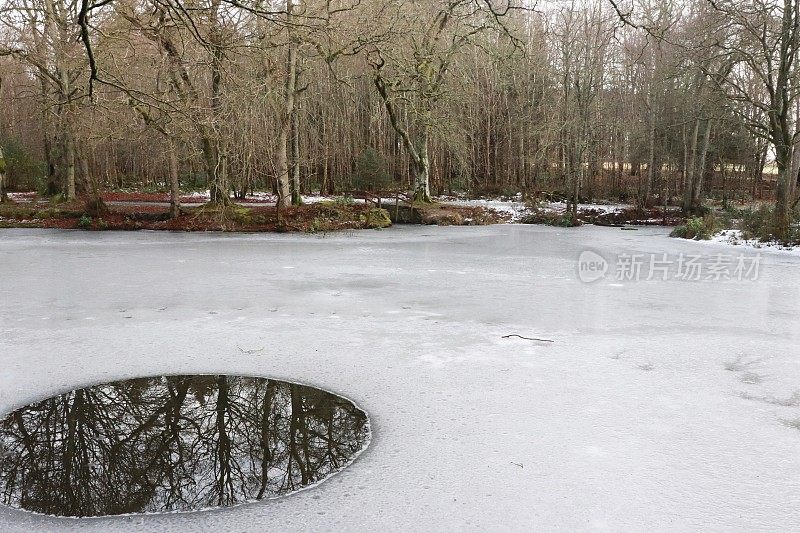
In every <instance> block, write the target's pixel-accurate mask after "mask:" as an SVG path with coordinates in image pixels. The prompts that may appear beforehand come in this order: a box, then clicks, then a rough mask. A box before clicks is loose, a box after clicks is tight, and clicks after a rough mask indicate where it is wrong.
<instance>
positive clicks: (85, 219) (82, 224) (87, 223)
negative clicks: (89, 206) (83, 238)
mask: <svg viewBox="0 0 800 533" xmlns="http://www.w3.org/2000/svg"><path fill="white" fill-rule="evenodd" d="M91 226H92V218H91V217H90V216H89V215H83V216H82V217H81V218H80V220H78V227H79V228H84V229H86V228H90V227H91Z"/></svg>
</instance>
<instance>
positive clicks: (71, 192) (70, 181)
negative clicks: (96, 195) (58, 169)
mask: <svg viewBox="0 0 800 533" xmlns="http://www.w3.org/2000/svg"><path fill="white" fill-rule="evenodd" d="M64 162H65V165H64V189H63V190H64V194H65V196H66V199H67V200H68V201H70V200H74V199H75V197H76V191H75V141H74V139H73V138H72V133H71V132H70V131H69V126H67V127H66V128H65V131H64Z"/></svg>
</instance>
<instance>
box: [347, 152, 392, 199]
mask: <svg viewBox="0 0 800 533" xmlns="http://www.w3.org/2000/svg"><path fill="white" fill-rule="evenodd" d="M390 183H391V177H390V176H389V163H388V162H387V161H386V158H385V157H383V155H381V154H380V153H378V152H377V151H376V150H374V149H373V148H367V149H366V150H365V151H364V153H362V154H361V155H360V156H359V157H358V159H356V174H355V176H353V186H354V187H355V188H356V189H361V190H364V191H370V192H374V191H381V190H384V189H387V188H388V187H389V184H390Z"/></svg>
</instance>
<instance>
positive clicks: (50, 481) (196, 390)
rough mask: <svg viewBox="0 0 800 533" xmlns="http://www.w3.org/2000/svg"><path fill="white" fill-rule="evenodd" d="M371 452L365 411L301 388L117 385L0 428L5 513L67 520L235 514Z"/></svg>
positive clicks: (200, 379)
mask: <svg viewBox="0 0 800 533" xmlns="http://www.w3.org/2000/svg"><path fill="white" fill-rule="evenodd" d="M368 441H369V426H368V422H367V416H366V414H365V413H364V412H363V411H361V410H360V409H358V408H357V407H356V406H354V405H353V404H352V403H350V402H349V401H347V400H346V399H344V398H341V397H339V396H335V395H333V394H330V393H328V392H325V391H321V390H318V389H314V388H310V387H305V386H302V385H296V384H292V383H285V382H281V381H274V380H268V379H258V378H246V377H232V376H176V377H158V378H146V379H135V380H130V381H120V382H116V383H111V384H108V385H101V386H97V387H90V388H86V389H81V390H76V391H72V392H69V393H67V394H63V395H61V396H57V397H55V398H51V399H48V400H44V401H42V402H39V403H36V404H33V405H30V406H28V407H25V408H23V409H20V410H18V411H15V412H14V413H12V414H10V415H9V416H7V417H6V418H5V419H4V420H3V421H2V422H0V501H2V503H4V504H5V505H10V506H12V507H17V508H22V509H27V510H30V511H36V512H39V513H46V514H50V515H58V516H106V515H116V514H123V513H142V512H163V511H189V510H193V509H201V508H207V507H222V506H229V505H234V504H237V503H240V502H244V501H249V500H258V499H261V498H268V497H271V496H277V495H282V494H287V493H290V492H292V491H295V490H298V489H301V488H303V487H304V486H306V485H309V484H311V483H315V482H317V481H319V480H321V479H324V478H325V477H327V476H329V475H330V474H332V473H334V472H336V471H338V470H341V469H342V468H344V467H345V466H346V465H347V464H348V463H349V461H350V460H351V459H352V458H353V457H354V456H355V455H356V454H357V453H358V452H359V451H361V450H362V449H363V448H364V447H365V446H366V445H367V444H368Z"/></svg>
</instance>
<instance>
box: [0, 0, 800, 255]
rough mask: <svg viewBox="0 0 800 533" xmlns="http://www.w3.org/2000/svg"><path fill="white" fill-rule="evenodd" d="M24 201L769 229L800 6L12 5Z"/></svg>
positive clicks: (1, 184)
mask: <svg viewBox="0 0 800 533" xmlns="http://www.w3.org/2000/svg"><path fill="white" fill-rule="evenodd" d="M0 5H1V6H2V7H0V106H1V107H0V109H2V112H0V141H2V151H3V155H4V163H3V167H4V168H3V169H2V170H4V178H3V180H0V197H2V199H3V200H7V199H8V194H7V193H8V191H34V190H35V191H37V192H38V193H39V194H40V195H41V197H42V198H50V199H52V200H53V201H55V199H58V200H61V201H67V202H73V201H77V200H76V199H80V201H86V202H89V203H93V205H94V206H95V207H98V208H100V209H102V208H103V206H102V205H99V204H102V193H103V192H105V191H114V190H124V191H130V190H134V191H164V192H169V199H170V212H171V216H173V217H178V216H179V215H180V214H181V212H182V211H181V205H180V203H181V201H180V199H181V195H182V194H183V193H186V192H190V191H195V190H207V191H209V192H208V194H209V200H210V202H211V203H212V204H217V205H222V206H225V205H228V204H232V203H233V202H235V201H236V200H237V199H245V198H246V197H247V196H248V195H251V194H253V193H255V192H257V191H266V192H268V193H271V194H272V195H274V196H273V198H274V201H275V204H276V205H277V206H278V207H279V208H280V207H284V208H288V207H290V206H291V205H299V204H300V203H301V202H302V197H301V195H302V194H308V193H319V194H342V193H346V192H348V191H373V192H377V193H378V194H380V192H381V191H405V192H407V193H408V195H409V196H410V197H412V199H413V201H417V202H421V203H425V202H430V201H431V200H432V199H433V198H434V197H435V196H437V195H444V194H448V195H457V194H462V195H468V196H470V197H480V196H485V197H499V196H511V195H514V194H518V193H520V194H522V195H523V198H531V197H540V196H542V195H547V197H554V196H555V197H558V198H563V199H564V200H565V201H566V203H567V211H570V210H572V211H573V212H574V211H575V209H576V206H577V204H578V203H579V202H590V201H593V200H598V199H602V200H618V201H625V202H630V203H631V204H634V205H636V206H638V207H640V208H646V207H648V206H658V205H664V206H667V205H669V206H677V207H679V208H680V209H681V211H682V212H683V213H684V214H685V215H689V214H702V213H703V212H704V211H703V210H704V209H705V207H704V205H705V204H706V203H707V201H708V200H709V199H712V200H716V201H721V202H722V203H723V205H725V206H727V205H728V204H729V203H732V202H740V203H746V202H762V203H765V204H768V205H769V210H770V215H769V233H770V235H771V236H774V237H776V238H779V239H786V238H787V237H788V236H789V234H790V233H791V232H792V231H794V230H793V221H794V220H795V217H796V215H795V213H794V211H795V210H796V207H797V200H798V198H797V189H798V187H797V183H798V175H799V171H800V155H796V153H795V152H796V146H797V142H798V140H799V139H800V130H799V129H798V128H800V122H799V121H798V117H800V99H798V96H800V93H799V92H798V88H799V87H798V81H799V80H798V71H797V60H798V48H799V47H800V1H798V0H744V1H739V0H672V1H663V2H661V1H656V2H652V1H648V0H585V1H578V0H571V1H544V0H542V1H538V2H536V1H533V0H430V1H425V2H422V1H414V0H291V1H289V2H286V1H280V0H191V1H183V0H96V1H92V0H3V2H2V4H0Z"/></svg>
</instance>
